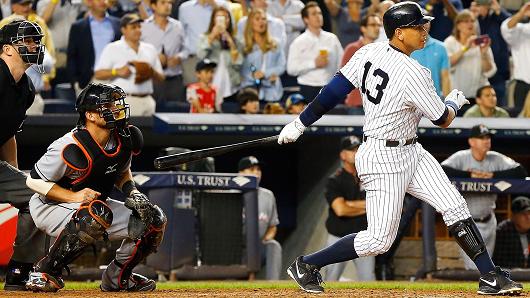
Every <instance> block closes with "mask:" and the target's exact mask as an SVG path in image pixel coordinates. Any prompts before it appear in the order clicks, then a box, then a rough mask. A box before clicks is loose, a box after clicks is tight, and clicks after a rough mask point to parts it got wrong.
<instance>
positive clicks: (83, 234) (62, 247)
mask: <svg viewBox="0 0 530 298" xmlns="http://www.w3.org/2000/svg"><path fill="white" fill-rule="evenodd" d="M111 224H112V210H111V209H110V208H109V206H107V204H105V203H104V202H102V201H100V200H94V201H92V202H90V203H86V204H82V205H81V207H79V209H78V210H77V211H76V212H75V213H74V215H73V216H72V218H71V219H70V221H69V222H68V223H67V224H66V226H65V228H64V230H63V231H62V232H61V234H59V237H57V240H55V242H54V243H53V245H52V247H51V249H50V252H49V253H48V255H47V256H46V257H44V258H43V259H42V260H40V261H39V262H38V263H37V265H36V266H35V267H36V271H40V272H47V273H50V274H53V275H55V276H58V275H61V270H62V268H63V267H65V266H66V265H68V264H70V263H71V262H72V261H73V260H75V259H76V258H77V257H78V256H79V255H80V254H81V253H82V252H83V250H84V248H85V247H87V246H88V245H90V244H92V243H94V242H95V241H96V240H98V239H101V238H102V237H103V236H104V235H105V230H106V229H107V228H109V227H110V225H111Z"/></svg>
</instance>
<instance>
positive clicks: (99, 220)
mask: <svg viewBox="0 0 530 298" xmlns="http://www.w3.org/2000/svg"><path fill="white" fill-rule="evenodd" d="M95 202H100V203H101V204H103V205H105V206H107V208H109V209H110V207H109V205H107V204H106V203H105V202H103V201H101V200H97V199H96V200H92V201H90V202H89V203H88V205H81V206H79V208H78V209H77V211H76V212H75V215H77V214H78V213H79V211H81V210H83V209H85V208H86V209H88V214H90V216H91V217H92V218H93V219H95V220H96V221H97V222H98V223H99V224H100V225H102V226H103V227H104V228H105V229H108V228H110V226H111V225H109V224H108V223H106V222H104V221H102V220H101V218H100V217H99V216H97V215H95V214H94V213H92V204H94V203H95ZM110 210H111V211H112V209H110Z"/></svg>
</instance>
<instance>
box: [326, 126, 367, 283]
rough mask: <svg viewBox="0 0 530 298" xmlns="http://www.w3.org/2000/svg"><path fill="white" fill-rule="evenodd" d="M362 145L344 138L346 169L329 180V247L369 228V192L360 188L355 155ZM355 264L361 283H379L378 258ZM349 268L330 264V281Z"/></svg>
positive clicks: (365, 258)
mask: <svg viewBox="0 0 530 298" xmlns="http://www.w3.org/2000/svg"><path fill="white" fill-rule="evenodd" d="M359 145H361V141H360V140H359V138H357V137H356V136H348V137H344V138H342V139H341V143H340V153H339V156H340V160H341V163H342V167H341V168H340V169H339V170H337V172H335V173H334V174H333V175H331V177H329V179H328V182H327V185H326V194H325V196H326V200H327V202H328V204H329V215H328V219H327V221H326V229H327V230H328V240H327V246H329V245H332V244H333V243H335V242H336V241H337V240H339V239H340V238H341V237H344V236H346V235H348V234H351V233H357V232H359V231H362V230H365V229H366V227H367V225H368V223H367V220H366V210H365V209H366V201H365V200H364V196H365V193H364V192H363V191H361V189H360V185H359V178H358V177H357V171H356V169H355V154H356V153H357V149H358V148H359ZM353 263H354V265H355V269H357V279H358V280H361V281H371V280H375V273H374V267H375V257H373V256H370V257H362V258H357V259H355V260H353ZM345 267H346V262H342V263H336V264H332V265H328V266H327V267H326V280H328V281H334V280H339V279H340V276H341V275H342V272H343V271H344V268H345Z"/></svg>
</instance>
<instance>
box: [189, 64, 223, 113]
mask: <svg viewBox="0 0 530 298" xmlns="http://www.w3.org/2000/svg"><path fill="white" fill-rule="evenodd" d="M216 67H217V63H215V62H213V61H211V60H208V59H204V60H201V61H199V62H198V63H197V66H196V67H195V73H196V75H197V81H198V82H197V83H192V84H190V85H188V88H187V89H186V99H187V100H188V102H189V103H190V105H191V107H190V113H213V112H215V97H216V93H217V90H216V88H215V87H214V86H212V79H213V74H214V72H215V68H216Z"/></svg>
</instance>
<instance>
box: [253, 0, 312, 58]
mask: <svg viewBox="0 0 530 298" xmlns="http://www.w3.org/2000/svg"><path fill="white" fill-rule="evenodd" d="M243 2H244V1H243ZM302 8H304V3H303V2H302V1H300V0H272V1H269V2H268V6H267V13H268V14H269V15H271V16H273V17H276V18H278V19H280V20H282V21H283V23H284V24H285V33H286V35H287V42H286V43H285V47H284V48H283V50H284V51H285V55H287V54H288V52H289V45H290V44H291V43H292V42H293V40H294V39H295V38H297V37H298V36H299V35H300V31H302V30H303V29H304V27H305V26H304V21H303V20H302V15H301V14H300V11H302Z"/></svg>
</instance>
